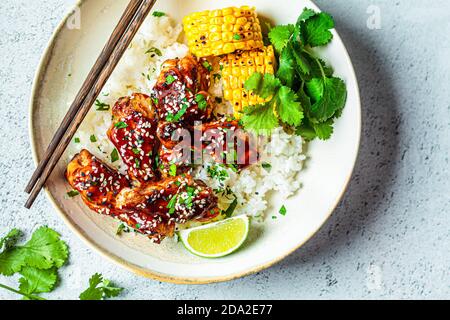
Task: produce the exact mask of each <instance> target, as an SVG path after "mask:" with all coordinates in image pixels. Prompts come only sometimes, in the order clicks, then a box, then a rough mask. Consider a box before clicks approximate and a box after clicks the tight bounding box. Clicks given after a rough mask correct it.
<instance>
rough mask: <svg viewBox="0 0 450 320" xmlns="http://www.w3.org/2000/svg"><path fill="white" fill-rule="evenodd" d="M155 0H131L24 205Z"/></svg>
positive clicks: (31, 199)
mask: <svg viewBox="0 0 450 320" xmlns="http://www.w3.org/2000/svg"><path fill="white" fill-rule="evenodd" d="M155 2H156V0H130V3H129V4H128V6H127V8H126V9H125V12H124V13H123V15H122V17H121V18H120V20H119V23H118V25H117V26H116V28H115V29H114V31H113V33H112V34H111V37H110V38H109V40H108V42H107V43H106V45H105V47H104V48H103V51H102V52H101V54H100V56H99V57H98V59H97V61H96V62H95V64H94V66H93V68H92V69H91V71H90V72H89V74H88V77H87V79H86V80H85V82H84V83H83V86H82V87H81V89H80V91H79V92H78V94H77V95H76V97H75V99H74V101H73V103H72V105H71V106H70V108H69V111H68V112H67V114H66V115H65V117H64V119H63V121H62V123H61V125H60V127H59V128H58V130H57V131H56V133H55V135H54V137H53V139H52V141H51V142H50V145H49V147H48V149H47V151H46V152H45V154H44V156H43V158H42V161H41V162H40V163H39V165H38V167H37V168H36V170H35V172H34V173H33V176H32V177H31V179H30V181H29V182H28V185H27V186H26V189H25V192H27V193H29V194H30V197H29V198H28V201H27V202H26V204H25V207H26V208H28V209H30V208H31V206H32V205H33V203H34V201H35V200H36V197H37V196H38V195H39V193H40V191H41V190H42V188H43V187H44V185H45V183H46V182H47V180H48V178H49V176H50V174H51V173H52V171H53V169H54V168H55V166H56V164H57V163H58V161H59V159H60V158H61V156H62V155H63V153H64V151H65V150H66V149H67V146H68V145H69V144H70V142H71V141H72V139H73V137H74V135H75V133H76V132H77V130H78V128H79V126H80V125H81V123H82V121H83V120H84V118H85V117H86V115H87V113H88V112H89V110H90V108H91V107H92V105H93V104H94V103H95V100H96V99H97V97H98V95H99V94H100V92H101V90H102V89H103V87H104V85H105V83H106V81H108V79H109V77H110V76H111V74H112V72H113V71H114V68H115V67H116V66H117V64H118V63H119V60H120V58H121V57H122V56H123V54H124V53H125V51H126V50H127V48H128V47H129V45H130V43H131V41H132V40H133V38H134V36H135V35H136V33H137V31H138V30H139V27H140V26H141V25H142V23H143V22H144V20H145V18H146V17H147V16H148V14H149V13H150V11H151V9H152V8H153V6H154V4H155Z"/></svg>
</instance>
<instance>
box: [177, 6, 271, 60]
mask: <svg viewBox="0 0 450 320" xmlns="http://www.w3.org/2000/svg"><path fill="white" fill-rule="evenodd" d="M183 25H184V30H185V32H186V35H187V39H188V44H189V49H190V50H191V52H192V53H193V54H194V55H196V56H197V57H208V56H220V55H223V54H228V53H232V52H235V51H236V50H252V49H256V48H262V47H263V46H264V43H263V41H262V33H261V26H260V24H259V20H258V15H257V13H256V11H255V8H251V7H247V6H244V7H240V8H236V7H232V8H225V9H221V10H213V11H203V12H197V13H193V14H191V15H188V16H186V17H185V18H184V19H183Z"/></svg>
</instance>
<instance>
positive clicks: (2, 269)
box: [0, 227, 123, 300]
mask: <svg viewBox="0 0 450 320" xmlns="http://www.w3.org/2000/svg"><path fill="white" fill-rule="evenodd" d="M21 237H22V232H21V231H20V230H18V229H13V230H11V231H10V232H9V233H8V234H7V235H6V236H4V237H0V275H3V276H7V277H10V276H13V275H14V274H19V275H20V278H19V288H18V289H15V288H11V287H9V286H6V285H4V284H1V283H0V288H2V289H5V290H8V291H10V292H13V293H15V294H18V295H21V296H23V298H24V299H26V300H45V299H44V298H42V297H41V296H40V294H41V293H48V292H51V291H53V290H54V289H55V287H56V285H57V283H58V279H59V274H58V271H59V269H60V268H61V267H62V266H64V265H65V264H66V262H67V260H68V257H69V249H68V246H67V244H66V243H65V242H64V241H63V240H62V239H61V236H60V235H59V234H58V233H57V232H56V231H54V230H52V229H50V228H48V227H40V228H39V229H37V230H36V231H35V232H34V233H33V235H32V236H31V239H30V240H28V241H27V242H26V243H25V244H22V245H18V243H19V241H20V238H21ZM122 290H123V289H121V288H118V287H116V286H114V285H113V284H112V283H111V282H110V281H109V280H106V279H103V277H102V276H101V275H99V274H95V275H94V276H93V277H92V278H91V280H90V286H89V289H88V290H86V291H85V292H83V293H82V294H81V295H80V299H83V300H96V299H97V300H98V298H99V299H105V298H111V297H116V296H117V295H119V294H120V293H121V292H122Z"/></svg>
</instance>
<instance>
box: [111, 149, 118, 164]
mask: <svg viewBox="0 0 450 320" xmlns="http://www.w3.org/2000/svg"><path fill="white" fill-rule="evenodd" d="M118 160H119V152H118V151H117V149H116V148H114V150H113V151H112V152H111V162H113V163H114V162H116V161H118Z"/></svg>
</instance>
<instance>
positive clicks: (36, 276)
mask: <svg viewBox="0 0 450 320" xmlns="http://www.w3.org/2000/svg"><path fill="white" fill-rule="evenodd" d="M20 274H21V275H22V277H21V278H20V279H19V282H20V287H19V289H20V291H22V292H24V293H26V294H35V293H43V292H51V291H52V290H53V289H54V288H55V285H56V282H57V281H58V270H57V269H56V268H51V269H47V270H41V269H36V268H31V267H24V268H22V270H21V271H20Z"/></svg>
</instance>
